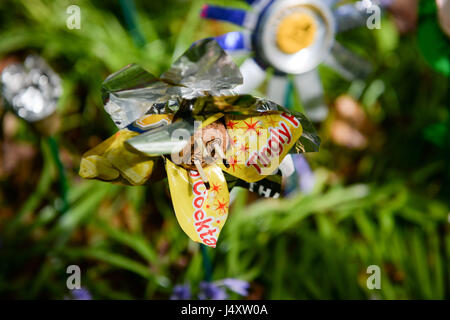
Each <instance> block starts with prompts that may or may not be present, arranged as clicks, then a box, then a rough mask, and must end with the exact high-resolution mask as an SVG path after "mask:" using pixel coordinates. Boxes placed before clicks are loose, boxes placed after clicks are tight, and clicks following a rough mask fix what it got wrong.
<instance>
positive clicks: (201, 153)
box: [80, 39, 320, 247]
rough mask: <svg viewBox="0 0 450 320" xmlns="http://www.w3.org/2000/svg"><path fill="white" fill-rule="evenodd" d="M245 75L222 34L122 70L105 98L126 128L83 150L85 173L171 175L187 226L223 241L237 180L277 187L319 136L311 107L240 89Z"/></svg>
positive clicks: (109, 177)
mask: <svg viewBox="0 0 450 320" xmlns="http://www.w3.org/2000/svg"><path fill="white" fill-rule="evenodd" d="M240 83H242V76H241V74H240V72H239V68H238V67H237V66H236V65H235V64H234V63H233V62H232V60H231V58H230V57H229V56H228V55H227V54H226V53H225V52H224V51H223V49H222V48H221V47H220V46H219V45H218V43H217V42H216V41H215V40H213V39H205V40H201V41H198V42H197V43H195V44H194V45H193V46H192V47H191V48H190V49H189V50H187V51H186V52H185V53H184V54H183V55H182V56H181V57H180V58H179V59H178V60H177V61H175V63H174V64H173V66H172V68H170V69H169V70H168V71H166V72H165V73H163V74H162V75H161V77H160V78H157V77H155V76H153V75H151V74H150V73H148V72H147V71H145V70H144V69H142V68H141V67H139V66H137V65H134V64H132V65H129V66H127V67H125V68H123V69H122V70H120V71H118V72H116V73H114V74H113V75H111V76H109V77H108V78H107V79H106V80H105V82H104V83H103V98H104V103H105V110H106V111H107V112H108V113H109V114H110V115H111V118H112V119H113V121H114V122H115V123H116V125H117V126H118V128H119V129H120V130H119V131H118V132H117V133H116V134H115V135H113V136H112V137H110V138H109V139H107V140H105V141H104V142H102V143H101V144H100V145H98V146H96V147H94V148H93V149H92V150H89V151H88V152H86V153H85V154H84V155H83V157H82V160H81V164H80V175H81V176H82V177H84V178H95V179H100V180H104V181H111V182H119V183H126V184H131V185H142V184H145V183H147V182H153V181H156V180H157V179H161V178H163V177H164V176H165V175H166V176H167V179H168V184H169V189H170V194H171V198H172V202H173V206H174V209H175V214H176V217H177V219H178V222H179V224H180V226H181V228H182V229H183V230H184V232H185V233H186V234H187V235H188V236H189V237H190V238H191V239H192V240H194V241H196V242H200V243H203V244H205V245H208V246H211V247H215V246H216V243H217V238H218V236H219V233H220V231H221V229H222V227H223V225H224V223H225V221H226V219H227V216H228V206H229V201H230V196H229V189H231V188H232V187H234V186H245V187H248V188H249V189H255V190H258V191H259V193H260V194H262V195H264V196H266V197H268V196H274V197H276V196H278V195H279V192H275V193H274V190H277V188H280V174H279V173H277V168H278V166H279V164H280V163H281V161H282V160H283V158H284V157H285V156H286V155H287V154H288V152H290V151H292V152H308V151H317V150H318V147H319V145H320V139H319V137H318V136H317V134H316V132H315V130H314V128H313V126H312V125H311V123H310V122H309V120H308V119H307V118H306V117H304V116H303V115H302V114H300V113H295V112H290V111H288V110H287V109H285V108H283V107H282V106H280V105H278V104H276V103H274V102H271V101H268V100H265V99H261V98H256V97H253V96H251V95H232V91H231V89H233V88H234V87H235V86H236V85H238V84H240ZM163 167H165V174H164V170H163Z"/></svg>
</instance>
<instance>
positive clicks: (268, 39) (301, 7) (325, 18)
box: [257, 0, 335, 74]
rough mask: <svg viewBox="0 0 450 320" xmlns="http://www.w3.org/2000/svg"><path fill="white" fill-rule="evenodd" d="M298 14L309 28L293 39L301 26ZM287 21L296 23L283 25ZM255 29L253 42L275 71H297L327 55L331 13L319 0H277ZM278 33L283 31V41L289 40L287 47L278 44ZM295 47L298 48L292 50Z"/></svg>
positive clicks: (332, 27) (330, 41) (332, 24)
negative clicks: (284, 39)
mask: <svg viewBox="0 0 450 320" xmlns="http://www.w3.org/2000/svg"><path fill="white" fill-rule="evenodd" d="M298 17H303V19H304V20H305V22H304V23H303V25H304V26H305V25H306V28H309V32H308V33H304V35H303V36H302V35H300V37H297V39H295V38H294V37H295V33H297V35H298V33H299V30H298V28H302V24H301V22H299V19H298ZM288 20H292V21H295V20H296V21H297V22H296V23H294V24H291V25H287V24H288V23H289V22H288ZM259 28H260V32H259V35H260V36H259V39H258V40H257V42H258V43H257V45H258V46H259V47H260V49H261V51H262V54H263V58H264V59H265V60H266V61H267V62H268V63H269V64H270V65H272V66H273V67H275V68H276V69H277V70H278V71H281V72H284V73H289V74H301V73H305V72H308V71H310V70H312V69H314V68H315V67H317V66H318V65H319V64H320V63H321V62H322V61H323V60H324V59H325V57H326V56H327V55H328V54H329V51H330V49H331V47H332V45H333V42H334V35H335V21H334V17H333V14H332V12H331V10H330V8H329V7H328V6H326V5H325V4H324V3H322V1H319V0H284V1H277V2H275V3H274V4H273V5H272V6H271V7H270V8H269V9H268V10H267V12H266V13H265V14H264V16H263V17H262V20H261V23H260V26H259ZM280 28H283V29H284V30H281V29H280ZM290 28H291V30H289V29H290ZM295 28H297V30H295ZM280 32H281V33H284V35H285V37H286V38H287V41H291V44H290V45H289V46H284V47H283V45H280V37H281V36H283V35H280ZM300 32H302V30H300ZM286 33H287V34H286ZM289 33H291V34H289ZM289 37H291V39H289ZM302 37H303V38H302ZM305 38H309V39H305ZM296 42H297V43H296ZM301 42H303V43H301ZM296 48H297V50H298V51H296V52H294V51H295V50H296ZM291 49H292V50H291Z"/></svg>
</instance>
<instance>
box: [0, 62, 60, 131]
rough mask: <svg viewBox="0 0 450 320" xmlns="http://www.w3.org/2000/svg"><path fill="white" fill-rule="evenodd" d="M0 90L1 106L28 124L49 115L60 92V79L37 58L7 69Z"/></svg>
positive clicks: (1, 77)
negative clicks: (3, 105)
mask: <svg viewBox="0 0 450 320" xmlns="http://www.w3.org/2000/svg"><path fill="white" fill-rule="evenodd" d="M0 87H1V95H2V98H3V101H4V104H5V105H6V106H7V107H9V108H10V109H11V110H12V111H13V112H14V113H15V114H17V115H18V116H19V117H21V118H23V119H25V120H26V121H28V122H35V121H39V120H42V119H44V118H46V117H48V116H49V115H51V114H52V113H53V112H54V111H55V109H56V106H57V104H58V99H59V97H60V96H61V93H62V88H61V80H60V78H59V76H58V75H57V74H56V73H55V72H54V71H53V70H52V69H51V68H50V67H49V66H48V65H47V64H46V63H45V61H44V60H43V59H42V58H41V57H39V56H37V55H29V56H28V57H27V58H26V59H25V61H24V63H23V64H22V63H13V64H10V65H8V66H6V67H5V68H4V69H3V71H2V73H1V76H0Z"/></svg>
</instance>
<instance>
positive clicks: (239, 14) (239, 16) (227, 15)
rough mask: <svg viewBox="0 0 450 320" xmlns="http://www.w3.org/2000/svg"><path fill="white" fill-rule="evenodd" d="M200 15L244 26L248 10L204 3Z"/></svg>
mask: <svg viewBox="0 0 450 320" xmlns="http://www.w3.org/2000/svg"><path fill="white" fill-rule="evenodd" d="M200 15H201V17H202V18H208V19H214V20H221V21H226V22H230V23H233V24H236V25H238V26H243V25H244V20H245V16H246V15H247V11H245V10H241V9H233V8H225V7H219V6H210V5H204V6H203V8H202V12H201V14H200Z"/></svg>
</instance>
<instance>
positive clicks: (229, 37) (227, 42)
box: [216, 31, 248, 51]
mask: <svg viewBox="0 0 450 320" xmlns="http://www.w3.org/2000/svg"><path fill="white" fill-rule="evenodd" d="M216 40H217V42H218V43H219V45H220V46H221V47H222V48H223V49H224V50H230V51H234V50H244V49H248V45H247V44H246V43H245V36H244V34H243V33H242V32H239V31H234V32H229V33H225V34H223V35H221V36H218V37H216Z"/></svg>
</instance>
